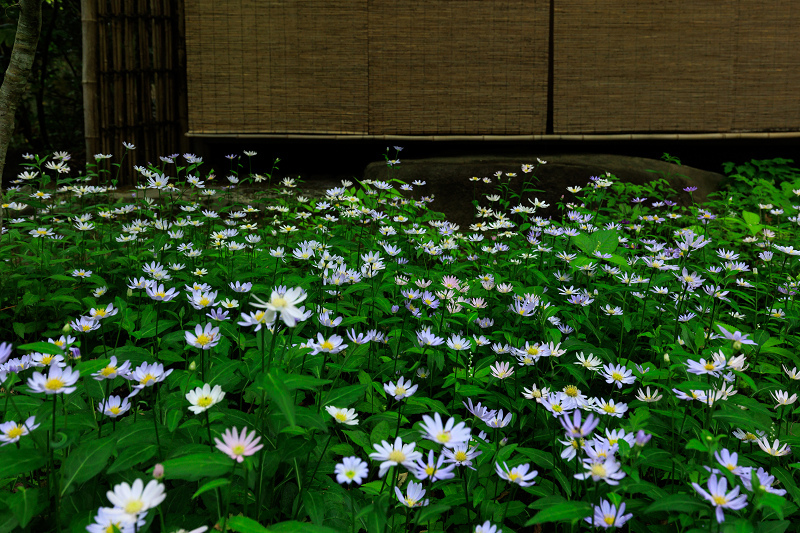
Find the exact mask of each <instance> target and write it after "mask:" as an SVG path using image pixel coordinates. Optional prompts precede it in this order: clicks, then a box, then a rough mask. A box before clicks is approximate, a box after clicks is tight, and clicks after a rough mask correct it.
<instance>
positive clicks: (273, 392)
mask: <svg viewBox="0 0 800 533" xmlns="http://www.w3.org/2000/svg"><path fill="white" fill-rule="evenodd" d="M259 386H260V387H262V388H263V389H265V390H266V391H267V395H268V396H269V397H270V398H271V399H272V401H274V402H275V403H276V404H278V409H280V410H281V413H283V416H284V417H285V418H286V421H287V422H288V423H289V425H290V426H296V425H297V419H296V418H295V416H294V400H293V398H292V396H291V395H290V394H289V390H288V389H287V388H286V386H285V385H284V384H283V383H281V382H280V381H279V380H278V379H277V376H276V375H275V374H273V373H272V372H270V373H269V374H267V375H266V376H264V379H263V380H261V382H260V383H259Z"/></svg>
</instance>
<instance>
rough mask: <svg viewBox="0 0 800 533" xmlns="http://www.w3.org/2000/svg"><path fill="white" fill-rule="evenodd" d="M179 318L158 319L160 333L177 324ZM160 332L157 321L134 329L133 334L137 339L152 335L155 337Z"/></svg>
mask: <svg viewBox="0 0 800 533" xmlns="http://www.w3.org/2000/svg"><path fill="white" fill-rule="evenodd" d="M177 323H178V321H177V320H159V321H158V333H164V332H165V331H167V330H168V329H169V328H171V327H172V326H174V325H175V324H177ZM158 333H156V323H155V321H153V322H150V323H149V324H146V325H145V326H144V327H143V328H142V329H140V330H139V331H134V332H133V336H134V337H136V338H137V339H148V338H150V337H155V336H156V335H157V334H158Z"/></svg>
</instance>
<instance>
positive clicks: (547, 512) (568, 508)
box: [525, 502, 592, 527]
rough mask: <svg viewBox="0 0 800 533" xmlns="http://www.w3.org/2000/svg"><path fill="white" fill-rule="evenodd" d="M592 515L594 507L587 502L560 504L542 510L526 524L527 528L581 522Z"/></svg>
mask: <svg viewBox="0 0 800 533" xmlns="http://www.w3.org/2000/svg"><path fill="white" fill-rule="evenodd" d="M591 514H592V506H591V505H589V504H588V503H587V502H564V503H558V504H556V505H553V506H551V507H548V508H547V509H542V510H541V511H539V512H538V513H536V515H535V516H534V517H533V518H531V519H530V520H528V521H527V522H525V527H528V526H531V525H533V524H542V523H544V522H566V521H573V520H580V519H581V518H585V517H587V516H589V515H591Z"/></svg>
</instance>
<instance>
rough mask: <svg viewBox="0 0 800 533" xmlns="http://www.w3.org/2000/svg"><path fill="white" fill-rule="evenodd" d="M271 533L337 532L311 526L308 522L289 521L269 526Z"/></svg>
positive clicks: (327, 528)
mask: <svg viewBox="0 0 800 533" xmlns="http://www.w3.org/2000/svg"><path fill="white" fill-rule="evenodd" d="M269 530H270V532H271V533H337V530H335V529H332V528H329V527H325V526H316V525H314V524H309V523H308V522H298V521H297V520H289V521H288V522H281V523H279V524H273V525H271V526H269Z"/></svg>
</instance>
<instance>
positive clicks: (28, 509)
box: [3, 487, 47, 527]
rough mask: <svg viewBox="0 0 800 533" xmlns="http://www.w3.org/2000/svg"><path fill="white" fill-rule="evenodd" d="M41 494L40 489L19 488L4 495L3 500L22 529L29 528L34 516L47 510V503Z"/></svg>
mask: <svg viewBox="0 0 800 533" xmlns="http://www.w3.org/2000/svg"><path fill="white" fill-rule="evenodd" d="M40 492H41V490H40V489H34V488H30V489H26V488H25V487H18V488H17V490H16V492H11V493H7V494H4V495H3V500H4V501H5V503H6V505H8V507H9V509H11V512H12V513H13V514H14V518H16V519H17V521H18V522H19V525H20V526H21V527H25V526H27V525H28V522H30V521H31V519H32V518H33V517H34V516H36V515H37V514H39V513H41V512H42V511H43V510H44V509H45V508H47V502H46V501H45V499H44V498H40Z"/></svg>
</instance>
